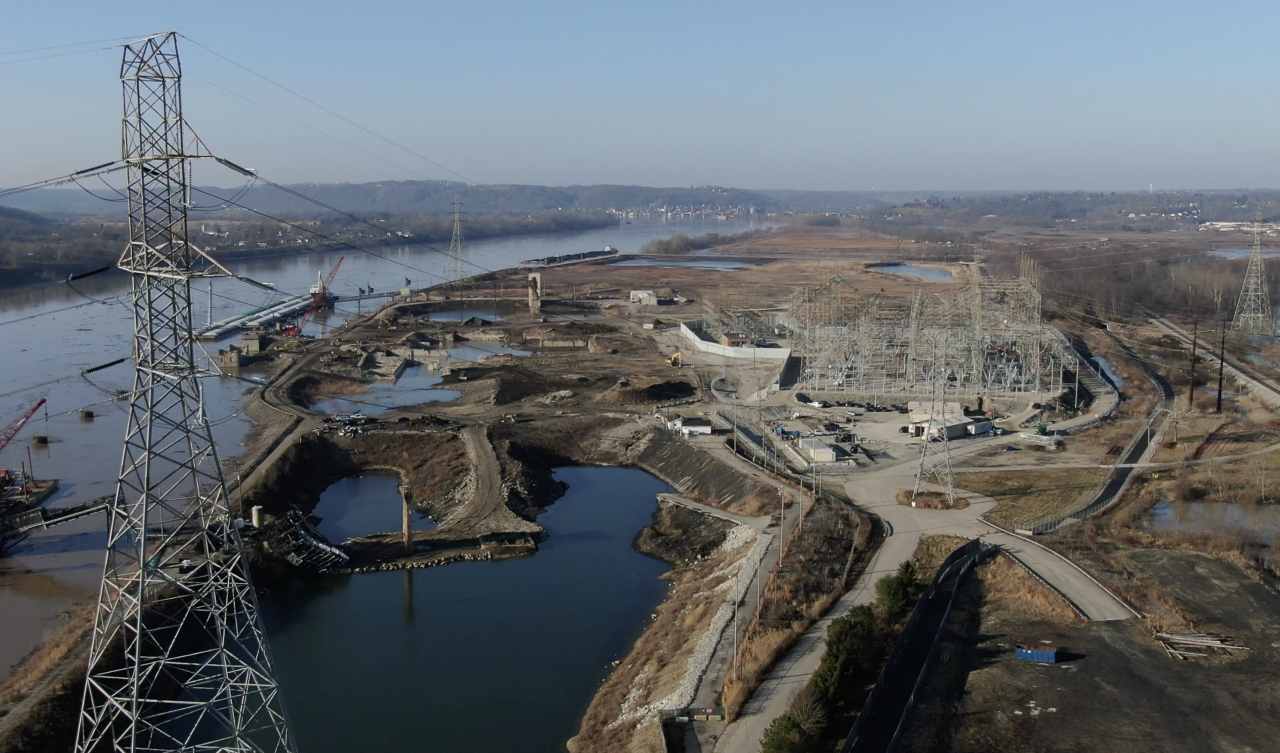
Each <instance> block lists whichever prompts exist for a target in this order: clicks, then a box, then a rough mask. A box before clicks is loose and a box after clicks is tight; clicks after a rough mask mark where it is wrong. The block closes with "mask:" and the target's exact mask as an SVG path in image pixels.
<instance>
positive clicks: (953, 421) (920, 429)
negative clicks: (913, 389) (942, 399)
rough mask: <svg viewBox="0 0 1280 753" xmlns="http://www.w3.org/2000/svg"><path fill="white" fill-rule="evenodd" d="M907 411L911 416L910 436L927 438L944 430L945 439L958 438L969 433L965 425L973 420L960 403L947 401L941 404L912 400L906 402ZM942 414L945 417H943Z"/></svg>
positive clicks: (935, 435) (938, 434)
mask: <svg viewBox="0 0 1280 753" xmlns="http://www.w3.org/2000/svg"><path fill="white" fill-rule="evenodd" d="M907 412H908V413H909V414H910V416H911V436H913V437H924V436H928V437H929V438H931V439H932V438H933V437H937V436H940V435H941V434H942V432H944V431H945V432H946V435H947V439H958V438H960V437H963V436H965V435H966V434H969V433H971V432H969V431H968V430H967V429H966V427H967V426H968V425H969V424H971V423H973V420H972V419H970V418H968V417H967V416H965V415H964V408H963V407H962V406H961V405H960V403H952V402H948V403H945V404H943V405H938V404H936V403H926V402H922V401H917V400H912V401H911V402H909V403H907ZM943 416H945V417H946V418H945V419H944V418H943Z"/></svg>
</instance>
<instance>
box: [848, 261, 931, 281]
mask: <svg viewBox="0 0 1280 753" xmlns="http://www.w3.org/2000/svg"><path fill="white" fill-rule="evenodd" d="M867 268H868V269H874V270H876V271H877V272H889V273H892V274H896V275H907V276H908V277H919V278H920V279H922V280H928V281H930V282H946V281H947V280H950V279H951V272H950V271H948V270H945V269H931V268H929V267H917V266H916V265H914V264H868V265H867Z"/></svg>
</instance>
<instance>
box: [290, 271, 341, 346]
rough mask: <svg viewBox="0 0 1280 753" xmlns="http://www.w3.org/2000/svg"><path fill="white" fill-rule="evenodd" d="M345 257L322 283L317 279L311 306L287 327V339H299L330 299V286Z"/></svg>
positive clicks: (313, 286) (312, 289)
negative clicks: (303, 329)
mask: <svg viewBox="0 0 1280 753" xmlns="http://www.w3.org/2000/svg"><path fill="white" fill-rule="evenodd" d="M346 258H347V257H345V256H343V257H340V258H339V259H338V263H337V264H334V265H333V269H331V270H329V276H328V277H326V278H325V279H324V281H323V282H322V281H321V280H320V279H319V276H318V275H317V277H316V284H315V285H312V286H311V305H310V306H308V307H307V310H306V312H305V313H303V315H302V316H301V317H299V318H298V320H297V321H296V322H294V323H293V324H290V325H289V326H288V327H285V328H284V330H283V331H282V333H281V334H283V335H285V336H286V337H297V336H298V335H301V334H302V328H303V327H305V326H307V322H309V321H311V317H313V316H315V313H316V312H317V311H319V310H320V309H321V308H322V307H323V306H324V304H325V300H326V299H328V297H329V286H330V285H332V284H333V278H334V277H337V276H338V267H341V266H342V261H343V259H346Z"/></svg>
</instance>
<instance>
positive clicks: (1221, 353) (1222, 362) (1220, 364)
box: [1217, 319, 1227, 413]
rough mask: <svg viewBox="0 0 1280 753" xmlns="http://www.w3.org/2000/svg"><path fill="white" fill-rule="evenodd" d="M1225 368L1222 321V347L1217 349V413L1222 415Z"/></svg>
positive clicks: (1225, 325) (1224, 324) (1224, 329)
mask: <svg viewBox="0 0 1280 753" xmlns="http://www.w3.org/2000/svg"><path fill="white" fill-rule="evenodd" d="M1226 368H1227V320H1226V319H1223V320H1222V345H1220V346H1219V347H1218V410H1217V412H1218V413H1222V372H1223V371H1225V370H1226Z"/></svg>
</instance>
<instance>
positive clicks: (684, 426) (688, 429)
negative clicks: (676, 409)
mask: <svg viewBox="0 0 1280 753" xmlns="http://www.w3.org/2000/svg"><path fill="white" fill-rule="evenodd" d="M667 428H668V429H671V430H672V431H678V432H680V433H681V434H683V435H685V436H686V437H687V436H689V435H690V434H710V433H711V419H708V418H699V417H697V416H677V417H676V418H674V419H672V420H671V421H669V422H667Z"/></svg>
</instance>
